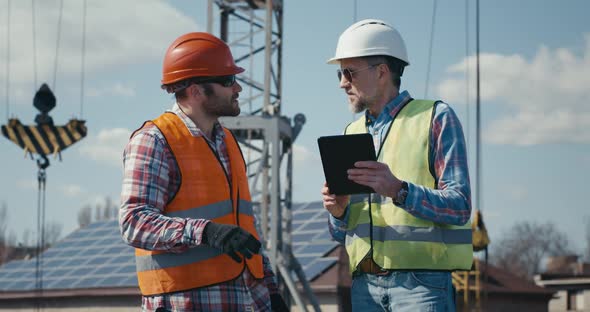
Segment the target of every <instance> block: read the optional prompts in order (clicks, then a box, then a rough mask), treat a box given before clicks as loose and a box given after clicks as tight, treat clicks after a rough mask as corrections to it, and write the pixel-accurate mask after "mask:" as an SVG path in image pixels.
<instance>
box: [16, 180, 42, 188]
mask: <svg viewBox="0 0 590 312" xmlns="http://www.w3.org/2000/svg"><path fill="white" fill-rule="evenodd" d="M16 185H17V186H18V187H19V188H21V189H25V190H36V189H38V183H37V179H28V180H25V179H21V180H18V181H16Z"/></svg>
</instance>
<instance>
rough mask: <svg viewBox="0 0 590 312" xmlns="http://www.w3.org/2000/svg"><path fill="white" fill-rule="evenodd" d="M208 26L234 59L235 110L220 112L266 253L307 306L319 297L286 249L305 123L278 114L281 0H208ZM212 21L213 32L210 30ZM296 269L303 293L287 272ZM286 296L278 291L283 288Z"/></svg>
mask: <svg viewBox="0 0 590 312" xmlns="http://www.w3.org/2000/svg"><path fill="white" fill-rule="evenodd" d="M207 8H208V14H207V20H208V22H207V31H208V32H210V33H213V34H216V35H218V36H219V37H220V38H221V39H222V40H224V41H225V42H226V43H227V44H228V45H229V46H230V48H231V50H232V54H233V55H234V58H235V61H236V63H237V64H238V65H239V66H241V67H243V68H245V69H246V71H245V72H244V73H242V74H240V75H238V77H237V78H238V81H239V83H240V84H241V85H242V87H243V91H242V93H241V94H240V105H241V109H242V113H241V115H240V116H238V117H232V118H222V119H221V123H222V124H223V125H224V126H226V127H228V128H230V129H232V131H233V132H234V133H235V134H236V137H237V138H238V140H239V141H240V145H241V147H242V150H243V152H244V158H245V159H246V163H247V170H248V177H249V182H250V183H249V184H250V191H251V193H252V201H253V204H254V208H255V209H254V210H255V213H256V214H257V219H258V220H259V224H258V230H259V232H260V234H261V235H262V237H263V238H262V240H263V244H264V245H265V247H266V253H267V255H268V257H269V258H270V261H271V264H272V267H273V271H274V272H275V273H276V275H277V278H278V282H279V286H280V287H281V289H282V291H283V297H285V299H286V301H287V302H288V304H290V300H289V299H288V298H289V297H290V298H291V299H293V300H294V301H295V303H296V304H297V305H298V306H299V307H300V308H301V309H302V310H303V311H307V308H306V305H305V302H304V301H303V300H302V298H306V299H308V304H311V305H312V306H313V307H314V309H315V310H316V311H319V310H320V309H319V304H318V303H317V299H316V297H315V295H314V294H313V292H312V291H311V287H310V286H309V283H308V282H307V279H306V278H305V275H304V273H303V270H302V269H301V266H300V265H299V263H298V261H297V260H296V258H295V257H294V256H293V253H292V250H291V203H292V202H291V201H292V196H291V195H292V189H291V187H292V178H293V175H292V166H293V156H292V144H293V142H294V140H295V138H296V137H297V135H298V134H299V132H300V131H301V128H302V126H303V124H304V123H305V116H304V115H302V114H297V115H296V116H295V117H294V118H293V120H291V118H288V117H286V116H281V105H282V104H283V103H282V97H281V86H282V85H281V78H282V60H281V59H282V41H283V1H282V0H241V1H240V0H208V7H207ZM214 27H219V28H218V29H219V33H216V32H215V31H214ZM294 276H297V278H298V281H299V283H301V286H302V289H303V291H304V294H300V293H299V291H298V290H297V286H296V284H295V282H294V279H293V277H294ZM287 294H288V295H290V296H285V295H287Z"/></svg>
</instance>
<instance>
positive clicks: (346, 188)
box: [318, 133, 377, 195]
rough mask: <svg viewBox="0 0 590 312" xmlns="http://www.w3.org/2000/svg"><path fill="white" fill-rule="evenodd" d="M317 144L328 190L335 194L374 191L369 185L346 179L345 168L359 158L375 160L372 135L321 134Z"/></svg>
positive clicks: (352, 164) (352, 166) (351, 166)
mask: <svg viewBox="0 0 590 312" xmlns="http://www.w3.org/2000/svg"><path fill="white" fill-rule="evenodd" d="M318 146H319V148H320V155H321V157H322V165H323V166H324V175H325V177H326V182H327V183H328V187H329V188H330V192H331V193H332V194H336V195H348V194H359V193H363V194H367V193H374V192H375V191H373V189H372V188H371V187H369V186H364V185H360V184H357V183H355V182H353V181H351V180H349V179H348V173H347V170H348V169H350V168H354V163H355V162H357V161H361V160H376V159H377V157H375V145H373V137H372V136H371V135H370V134H368V133H363V134H349V135H334V136H323V137H320V138H318Z"/></svg>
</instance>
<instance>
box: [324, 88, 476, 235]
mask: <svg viewBox="0 0 590 312" xmlns="http://www.w3.org/2000/svg"><path fill="white" fill-rule="evenodd" d="M411 99H412V97H411V96H410V94H409V93H408V91H404V92H402V93H401V94H400V95H398V96H397V97H396V98H395V99H393V100H392V101H391V102H389V103H388V104H387V105H386V106H385V108H384V109H383V111H382V112H381V114H379V116H377V118H375V117H373V116H371V115H370V114H368V112H367V113H366V115H365V116H366V118H367V128H368V131H369V133H371V134H372V135H373V142H374V143H375V150H376V151H375V153H377V151H378V150H379V147H380V146H381V142H383V138H384V136H385V135H386V134H387V129H389V126H390V125H391V123H392V122H393V119H394V118H395V116H396V115H397V113H398V112H399V111H400V110H401V108H402V107H403V106H404V105H405V104H406V103H407V102H409V101H410V100H411ZM429 145H430V148H429V150H430V155H428V157H429V161H430V163H432V164H434V171H435V175H436V177H435V180H436V181H437V183H438V184H437V188H436V189H432V188H429V187H425V186H421V185H416V184H413V183H409V182H408V196H407V197H406V202H405V203H404V204H403V205H402V206H401V208H403V209H404V210H406V211H407V212H408V213H410V214H412V215H413V216H415V217H417V218H421V219H425V220H430V221H433V222H437V223H443V224H452V225H462V224H465V223H466V222H467V221H469V218H470V217H471V188H470V186H469V170H468V167H467V151H466V147H465V138H464V137H463V129H462V128H461V123H460V122H459V118H458V117H457V115H455V112H454V111H453V109H452V108H451V107H450V106H449V105H448V104H446V103H438V104H437V105H436V109H435V112H434V118H433V120H432V128H431V133H430V142H429ZM394 174H395V172H394ZM348 215H349V212H348V209H347V210H346V213H345V215H344V217H343V218H342V220H338V219H336V218H334V217H333V216H332V215H330V222H329V227H330V233H331V234H332V237H333V238H334V239H335V240H336V241H338V242H341V243H344V238H345V235H346V227H347V224H348Z"/></svg>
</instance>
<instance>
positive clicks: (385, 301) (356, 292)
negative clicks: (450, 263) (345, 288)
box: [351, 271, 455, 312]
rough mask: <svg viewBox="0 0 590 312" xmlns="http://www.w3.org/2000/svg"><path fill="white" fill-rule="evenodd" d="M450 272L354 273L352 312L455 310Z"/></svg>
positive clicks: (438, 311)
mask: <svg viewBox="0 0 590 312" xmlns="http://www.w3.org/2000/svg"><path fill="white" fill-rule="evenodd" d="M454 296H455V292H454V290H453V285H452V282H451V273H450V272H438V271H392V272H390V273H388V274H386V275H373V274H363V273H361V274H355V275H354V276H353V280H352V288H351V298H352V311H395V312H417V311H420V312H422V311H436V312H442V311H445V312H446V311H455V300H454Z"/></svg>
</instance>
